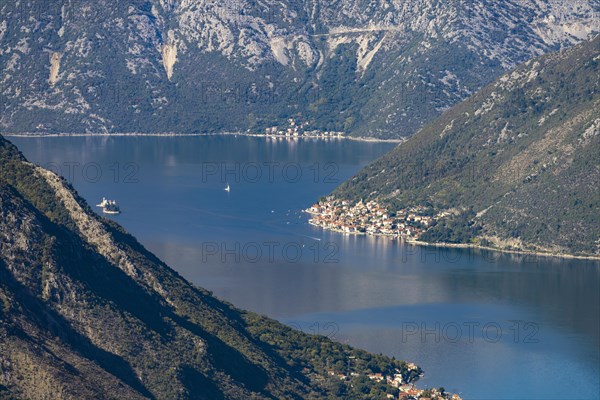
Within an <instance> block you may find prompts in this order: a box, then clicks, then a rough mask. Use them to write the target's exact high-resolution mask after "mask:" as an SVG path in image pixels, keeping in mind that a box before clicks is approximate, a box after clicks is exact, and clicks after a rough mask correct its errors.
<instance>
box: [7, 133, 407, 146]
mask: <svg viewBox="0 0 600 400" xmlns="http://www.w3.org/2000/svg"><path fill="white" fill-rule="evenodd" d="M0 135H1V136H4V137H9V138H10V137H18V138H43V137H96V136H97V137H111V136H114V137H185V136H190V137H201V136H246V137H260V138H274V139H284V140H307V139H308V140H353V141H357V142H372V143H397V144H400V143H403V142H405V141H406V138H399V139H380V138H374V137H368V136H333V137H327V136H281V135H267V134H262V133H248V132H219V133H175V132H163V133H143V132H139V133H138V132H122V133H81V132H79V133H77V132H72V133H36V132H30V133H23V132H20V133H0Z"/></svg>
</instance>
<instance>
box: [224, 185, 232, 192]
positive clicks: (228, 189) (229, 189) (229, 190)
mask: <svg viewBox="0 0 600 400" xmlns="http://www.w3.org/2000/svg"><path fill="white" fill-rule="evenodd" d="M225 191H226V192H231V188H230V187H229V183H228V184H227V187H226V188H225Z"/></svg>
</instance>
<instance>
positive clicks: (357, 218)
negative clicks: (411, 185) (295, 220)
mask: <svg viewBox="0 0 600 400" xmlns="http://www.w3.org/2000/svg"><path fill="white" fill-rule="evenodd" d="M306 212H307V213H309V214H311V216H312V218H311V219H310V220H309V223H310V224H311V225H315V226H319V227H322V228H325V229H329V230H333V231H336V232H343V233H349V234H357V235H360V234H367V235H380V236H394V237H404V238H409V239H414V240H416V239H418V238H419V236H421V234H422V233H423V232H424V231H425V230H427V228H428V227H429V226H430V225H431V224H432V223H433V222H434V217H433V216H431V215H429V214H431V209H430V208H427V207H424V206H415V207H410V208H405V209H402V210H398V211H397V212H396V213H390V212H389V211H387V210H386V208H385V207H383V206H382V205H381V204H379V203H378V202H376V201H374V200H371V201H368V202H366V203H365V202H364V201H362V200H361V201H359V202H358V203H356V204H355V205H351V204H350V203H349V202H348V201H346V200H338V199H335V198H333V197H332V196H330V197H327V198H326V199H324V200H322V201H320V202H319V203H317V204H315V205H313V206H312V207H310V208H309V209H308V210H306Z"/></svg>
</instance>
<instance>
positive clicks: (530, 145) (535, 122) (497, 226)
mask: <svg viewBox="0 0 600 400" xmlns="http://www.w3.org/2000/svg"><path fill="white" fill-rule="evenodd" d="M599 64H600V37H596V39H594V40H593V41H589V42H586V43H584V44H582V45H579V46H576V47H574V48H571V49H566V50H563V51H561V52H558V53H554V54H550V55H547V56H543V57H541V58H538V59H534V60H532V61H529V62H527V63H525V64H524V65H522V66H521V67H519V68H517V69H516V70H514V71H513V72H511V73H508V74H506V75H505V76H503V77H501V78H500V79H499V80H498V81H496V82H495V83H493V84H491V85H490V86H488V87H486V88H485V89H483V90H482V91H481V92H479V93H478V94H476V95H474V96H473V97H471V98H469V99H467V100H466V101H465V102H463V103H461V104H459V105H457V106H455V107H453V108H452V109H450V110H448V111H446V112H445V113H444V114H443V115H442V116H441V117H440V118H438V119H437V120H436V121H435V122H433V123H432V124H430V125H428V126H426V127H425V128H423V129H422V130H421V131H419V132H418V133H417V134H416V135H414V136H413V137H411V138H410V139H409V140H408V141H407V142H405V143H403V144H401V145H400V146H398V147H397V148H396V149H394V150H393V151H392V152H390V153H389V154H387V155H385V156H384V157H382V158H381V159H379V160H377V161H376V162H374V163H373V164H372V165H370V166H368V167H367V168H365V169H364V170H363V171H361V172H359V173H358V174H357V175H356V176H355V177H353V178H352V179H350V180H349V181H347V182H346V183H344V184H343V185H341V186H340V187H339V188H338V189H337V190H336V192H335V195H336V196H337V197H339V198H347V199H351V200H353V201H357V200H359V199H361V198H362V199H378V200H380V201H382V202H384V203H386V204H387V205H388V207H389V208H390V209H391V210H397V209H400V208H403V207H407V206H414V205H431V206H433V208H434V209H435V210H436V212H440V211H447V213H446V215H448V216H447V217H445V218H442V219H441V220H438V222H437V224H435V225H434V226H433V227H432V228H431V229H430V230H429V231H428V232H426V234H424V235H423V239H424V240H427V241H432V242H449V243H457V242H460V243H470V242H475V243H479V244H482V243H485V244H491V245H494V246H497V247H501V248H508V249H528V250H542V251H549V252H554V253H571V254H579V255H599V254H600V237H599V235H600V231H599V229H598V227H599V226H600V192H599V189H598V182H600V158H599V156H598V149H599V148H600V134H599V132H600V114H599V113H598V110H599V109H600V81H599ZM484 241H485V242H484Z"/></svg>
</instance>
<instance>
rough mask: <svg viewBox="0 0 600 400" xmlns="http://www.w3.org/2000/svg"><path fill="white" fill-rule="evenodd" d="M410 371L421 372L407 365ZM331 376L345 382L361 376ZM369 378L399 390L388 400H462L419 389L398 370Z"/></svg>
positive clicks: (438, 391)
mask: <svg viewBox="0 0 600 400" xmlns="http://www.w3.org/2000/svg"><path fill="white" fill-rule="evenodd" d="M407 368H408V371H409V372H410V371H415V372H416V371H419V367H417V366H416V365H415V364H413V363H408V364H407ZM329 375H331V376H335V377H337V378H339V379H340V380H343V381H350V380H352V379H353V378H356V377H358V376H359V375H360V374H359V373H357V372H351V373H350V374H349V375H347V374H343V373H336V372H334V371H329ZM368 378H369V379H370V380H372V381H377V382H381V383H386V384H388V385H390V386H392V387H394V388H396V389H398V393H397V395H395V394H388V395H387V398H388V399H398V400H462V399H461V397H460V396H459V395H458V394H452V393H448V392H446V390H445V389H444V388H439V389H436V388H431V389H419V388H417V387H416V386H415V385H414V383H413V382H405V380H404V377H403V376H402V374H401V372H400V371H399V370H396V371H395V373H394V374H389V375H386V374H382V373H372V374H369V375H368Z"/></svg>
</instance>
